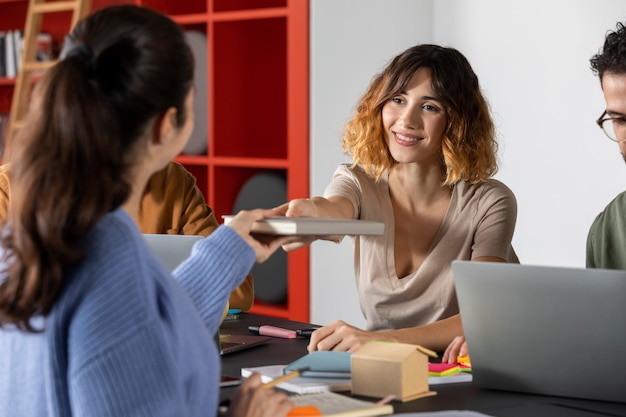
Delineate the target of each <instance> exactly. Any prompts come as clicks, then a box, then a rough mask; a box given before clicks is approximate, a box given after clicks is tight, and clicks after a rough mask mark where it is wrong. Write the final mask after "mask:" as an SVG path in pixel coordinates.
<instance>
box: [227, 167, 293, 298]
mask: <svg viewBox="0 0 626 417" xmlns="http://www.w3.org/2000/svg"><path fill="white" fill-rule="evenodd" d="M286 201H287V181H286V179H285V175H284V174H282V173H276V172H269V171H268V172H262V173H259V174H256V175H254V176H253V177H251V178H250V179H249V180H248V181H247V182H246V183H245V184H244V185H243V187H242V188H241V190H240V191H239V195H238V196H237V199H236V201H235V206H234V209H233V213H237V212H238V211H239V210H249V209H255V208H273V207H276V206H278V205H281V204H283V203H285V202H286ZM251 272H252V276H253V277H254V292H255V298H256V299H258V300H259V301H263V302H266V303H271V304H282V303H285V302H286V300H287V254H286V253H285V251H283V250H282V249H279V250H277V251H276V252H275V253H274V254H273V255H272V256H271V257H270V258H269V259H268V260H267V261H265V262H263V263H262V264H255V265H254V267H253V268H252V271H251Z"/></svg>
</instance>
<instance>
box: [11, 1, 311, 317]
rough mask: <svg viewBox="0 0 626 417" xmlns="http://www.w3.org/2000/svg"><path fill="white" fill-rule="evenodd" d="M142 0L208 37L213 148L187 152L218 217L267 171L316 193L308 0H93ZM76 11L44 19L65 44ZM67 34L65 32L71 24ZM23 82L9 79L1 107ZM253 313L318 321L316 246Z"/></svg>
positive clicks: (293, 258)
mask: <svg viewBox="0 0 626 417" xmlns="http://www.w3.org/2000/svg"><path fill="white" fill-rule="evenodd" d="M120 3H135V4H138V5H142V6H146V7H150V8H153V9H156V10H159V11H161V12H163V13H165V14H167V15H169V16H170V17H171V18H172V19H173V20H175V21H176V22H178V23H179V24H181V25H182V26H183V27H184V28H185V29H187V30H193V31H200V32H203V33H205V34H206V37H207V62H208V70H207V74H206V75H207V90H208V93H207V95H208V97H207V112H206V121H207V130H208V137H207V151H206V152H204V153H202V154H199V155H198V154H194V155H184V154H183V155H180V156H179V157H177V160H178V161H179V162H180V163H182V164H183V165H184V166H185V167H186V168H187V169H188V170H189V171H190V172H192V173H193V174H194V175H195V177H196V179H197V181H198V186H199V187H200V189H201V190H202V192H203V194H204V196H205V198H206V200H207V203H208V204H209V206H211V207H212V208H213V209H214V211H215V214H216V216H217V218H218V219H221V216H222V215H224V214H231V213H232V212H233V208H234V207H233V205H234V203H235V200H236V198H237V194H238V192H239V190H240V189H241V187H242V186H243V184H245V182H246V181H247V180H249V179H250V178H252V177H253V176H254V175H256V174H258V173H262V172H275V173H279V174H281V175H283V176H284V177H285V178H286V183H287V190H286V191H287V198H288V199H292V198H298V197H308V196H309V139H308V138H309V39H308V36H309V2H308V0H185V1H180V0H136V1H134V2H133V1H115V0H94V1H93V10H96V9H98V8H101V7H103V6H106V5H110V4H120ZM27 5H28V2H27V1H26V0H0V15H2V16H3V17H2V19H0V31H6V30H12V29H21V28H23V27H24V23H25V16H26V9H27ZM64 19H69V15H64V14H63V13H59V15H58V16H56V14H55V16H54V17H52V18H48V19H47V20H44V22H43V24H42V28H43V30H45V31H48V32H50V33H52V35H53V39H54V40H55V41H57V42H59V43H60V42H61V40H62V39H63V36H64V35H65V33H61V31H60V29H57V28H59V27H63V28H66V27H69V24H67V23H66V22H65V20H64ZM64 30H65V29H64ZM13 85H14V80H11V79H6V78H0V113H8V112H9V111H10V105H11V95H12V94H13ZM252 312H254V313H258V314H265V315H270V316H275V317H281V318H286V319H290V320H296V321H303V322H308V320H309V250H308V249H300V250H298V251H295V252H291V253H289V254H288V256H287V296H286V301H285V302H284V303H279V304H268V303H263V302H260V301H257V302H255V306H254V307H253V310H252Z"/></svg>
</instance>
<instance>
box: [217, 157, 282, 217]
mask: <svg viewBox="0 0 626 417" xmlns="http://www.w3.org/2000/svg"><path fill="white" fill-rule="evenodd" d="M261 173H275V174H278V175H279V176H281V177H284V178H287V175H286V172H285V170H272V169H264V168H244V167H214V168H213V173H212V176H213V178H214V181H213V184H214V187H213V188H212V189H210V190H209V205H210V206H211V207H213V210H214V211H215V215H216V216H217V217H218V218H221V216H223V215H226V214H233V210H234V209H235V205H236V201H237V197H238V196H239V192H240V191H241V189H242V188H243V187H244V185H245V184H246V183H247V182H248V180H250V179H251V178H252V177H254V176H255V175H257V174H261ZM285 192H286V190H285ZM249 208H253V207H249ZM254 208H257V207H254ZM259 208H271V207H261V206H259Z"/></svg>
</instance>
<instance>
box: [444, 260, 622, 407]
mask: <svg viewBox="0 0 626 417" xmlns="http://www.w3.org/2000/svg"><path fill="white" fill-rule="evenodd" d="M452 271H453V274H454V282H455V286H456V292H457V297H458V302H459V308H460V311H461V317H462V319H463V330H464V333H465V337H466V340H467V344H468V348H469V354H470V359H471V362H472V374H473V383H474V384H475V385H476V386H478V387H481V388H491V389H500V390H508V391H520V392H527V393H534V394H545V395H556V396H563V397H573V398H584V399H593V400H603V401H616V402H626V372H624V371H623V370H622V369H621V361H622V359H623V358H624V355H626V271H613V270H611V271H609V270H600V269H582V268H580V269H577V268H566V267H549V266H530V265H517V264H503V263H486V262H468V261H454V262H453V263H452Z"/></svg>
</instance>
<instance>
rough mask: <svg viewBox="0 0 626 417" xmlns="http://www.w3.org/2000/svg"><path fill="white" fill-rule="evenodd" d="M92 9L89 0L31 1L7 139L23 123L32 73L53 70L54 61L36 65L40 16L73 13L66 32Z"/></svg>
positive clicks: (41, 17)
mask: <svg viewBox="0 0 626 417" xmlns="http://www.w3.org/2000/svg"><path fill="white" fill-rule="evenodd" d="M90 9H91V0H70V1H49V2H46V1H45V0H30V1H29V4H28V12H27V14H26V26H25V28H24V37H23V39H24V41H23V42H24V44H23V49H22V56H21V58H20V66H19V71H18V73H17V78H16V80H15V89H14V90H13V97H12V100H11V113H10V116H9V129H8V135H7V136H8V137H7V139H8V140H10V139H11V137H12V135H13V134H14V132H15V131H16V130H17V129H18V128H19V127H20V125H21V123H22V122H23V118H24V114H25V113H26V109H27V107H28V106H27V105H28V99H29V96H30V89H31V86H32V83H33V73H37V72H41V71H45V70H47V69H48V68H50V67H52V66H53V65H54V64H55V63H56V61H46V62H38V61H36V54H37V37H38V35H39V32H40V31H41V22H42V20H43V15H44V14H47V13H55V12H72V20H71V26H70V27H69V28H68V29H69V30H68V33H69V32H70V31H71V30H72V28H73V27H74V26H75V25H76V23H77V22H78V21H79V20H80V19H82V18H83V17H85V16H86V15H87V13H88V12H89V10H90Z"/></svg>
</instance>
